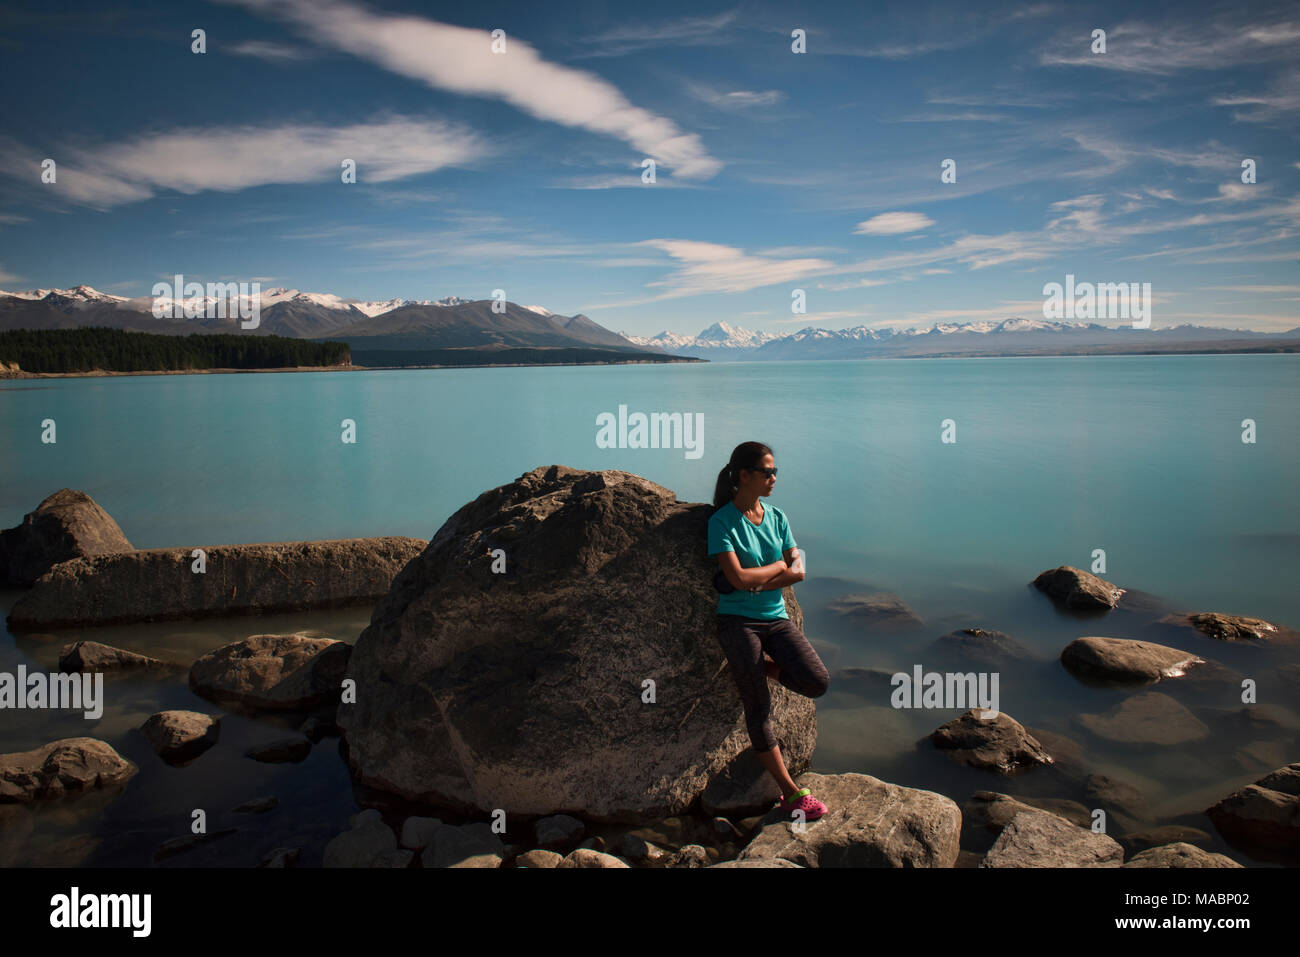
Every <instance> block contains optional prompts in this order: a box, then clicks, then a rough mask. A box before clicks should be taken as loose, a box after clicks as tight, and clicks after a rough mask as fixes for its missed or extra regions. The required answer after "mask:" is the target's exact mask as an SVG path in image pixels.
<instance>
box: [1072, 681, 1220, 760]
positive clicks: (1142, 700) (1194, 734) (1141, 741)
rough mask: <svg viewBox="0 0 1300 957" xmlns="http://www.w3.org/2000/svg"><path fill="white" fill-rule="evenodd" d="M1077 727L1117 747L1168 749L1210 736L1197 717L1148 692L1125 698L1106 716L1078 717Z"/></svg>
mask: <svg viewBox="0 0 1300 957" xmlns="http://www.w3.org/2000/svg"><path fill="white" fill-rule="evenodd" d="M1078 721H1079V724H1081V725H1083V727H1085V728H1087V729H1088V730H1089V731H1091V732H1092V733H1093V734H1095V735H1096V736H1097V737H1099V738H1104V739H1106V740H1107V741H1113V742H1114V743H1116V744H1125V745H1134V746H1150V745H1158V746H1164V747H1171V746H1173V745H1178V744H1189V743H1190V742H1192V741H1200V740H1201V739H1203V738H1208V737H1209V736H1210V729H1209V728H1208V727H1206V726H1205V724H1204V723H1202V722H1201V721H1200V720H1199V719H1198V718H1197V717H1196V715H1194V714H1192V713H1191V712H1190V711H1188V710H1187V709H1186V708H1185V707H1183V706H1182V705H1181V704H1179V703H1178V702H1177V701H1175V700H1174V699H1173V698H1171V697H1169V696H1168V695H1164V694H1160V692H1158V691H1147V692H1143V693H1142V694H1136V695H1133V696H1132V697H1131V698H1125V699H1124V700H1123V701H1121V702H1120V703H1119V704H1117V705H1116V706H1115V707H1113V708H1111V709H1110V710H1109V711H1107V712H1106V713H1105V714H1081V715H1079V716H1078Z"/></svg>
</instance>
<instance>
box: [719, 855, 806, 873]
mask: <svg viewBox="0 0 1300 957" xmlns="http://www.w3.org/2000/svg"><path fill="white" fill-rule="evenodd" d="M799 866H800V865H798V864H796V863H795V862H794V861H787V860H785V859H784V858H781V857H763V858H758V859H756V860H752V861H739V860H738V861H723V862H722V863H721V864H714V865H712V866H711V867H710V870H712V869H713V868H714V867H799Z"/></svg>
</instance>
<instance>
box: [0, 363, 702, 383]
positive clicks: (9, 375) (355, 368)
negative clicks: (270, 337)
mask: <svg viewBox="0 0 1300 957" xmlns="http://www.w3.org/2000/svg"><path fill="white" fill-rule="evenodd" d="M679 361H681V362H707V361H709V360H707V359H686V358H683V359H680V360H679ZM669 364H671V363H663V362H660V361H659V360H657V359H629V360H627V361H624V362H484V363H464V364H461V363H457V364H454V365H419V366H360V365H346V366H284V367H282V368H271V369H151V370H148V371H140V372H120V371H117V370H115V369H95V370H92V371H90V372H26V371H23V370H19V371H18V372H4V373H0V380H5V379H95V378H109V377H115V376H137V375H228V374H236V373H257V372H401V371H404V370H409V369H508V368H525V367H531V366H544V367H548V368H554V367H557V366H568V367H582V366H622V365H669Z"/></svg>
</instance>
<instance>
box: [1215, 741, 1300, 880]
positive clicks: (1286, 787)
mask: <svg viewBox="0 0 1300 957" xmlns="http://www.w3.org/2000/svg"><path fill="white" fill-rule="evenodd" d="M1205 813H1206V815H1207V816H1208V817H1209V818H1210V820H1211V821H1213V822H1214V826H1215V827H1216V828H1218V829H1219V833H1220V834H1222V835H1223V836H1224V837H1225V838H1227V839H1228V840H1229V841H1231V842H1233V843H1234V844H1241V845H1244V846H1246V847H1248V848H1266V849H1269V850H1271V851H1274V852H1276V853H1277V854H1279V855H1281V856H1282V857H1284V858H1285V859H1287V860H1290V861H1292V862H1295V861H1296V860H1300V764H1288V765H1287V766H1286V767H1284V768H1278V769H1277V770H1276V771H1272V772H1270V773H1268V774H1266V775H1264V776H1263V777H1262V778H1260V779H1259V780H1258V781H1256V782H1255V783H1254V784H1248V785H1246V787H1244V788H1241V789H1239V790H1237V791H1233V792H1232V793H1231V794H1229V795H1228V796H1227V797H1226V798H1224V799H1223V800H1222V801H1219V802H1218V803H1217V804H1215V805H1214V806H1213V807H1211V808H1209V809H1208V810H1206V812H1205Z"/></svg>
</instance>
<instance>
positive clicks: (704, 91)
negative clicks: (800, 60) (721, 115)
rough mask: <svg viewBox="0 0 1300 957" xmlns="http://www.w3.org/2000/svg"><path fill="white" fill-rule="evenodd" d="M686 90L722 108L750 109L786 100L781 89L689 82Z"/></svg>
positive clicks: (696, 97) (702, 100) (699, 98)
mask: <svg viewBox="0 0 1300 957" xmlns="http://www.w3.org/2000/svg"><path fill="white" fill-rule="evenodd" d="M686 92H687V93H689V94H690V95H691V96H693V97H694V98H695V99H697V100H699V101H700V102H702V103H707V104H709V106H713V107H717V108H718V109H720V110H750V109H755V108H761V107H765V106H775V105H776V104H778V103H781V102H783V101H784V100H785V94H784V93H782V92H781V91H780V90H761V91H760V90H722V89H719V88H718V87H715V86H710V85H709V84H707V83H688V84H687V86H686Z"/></svg>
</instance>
